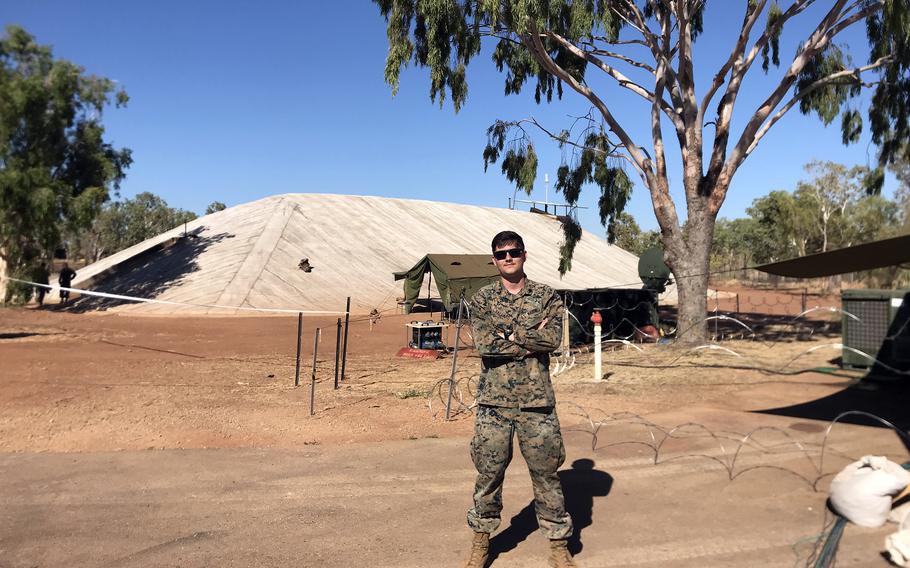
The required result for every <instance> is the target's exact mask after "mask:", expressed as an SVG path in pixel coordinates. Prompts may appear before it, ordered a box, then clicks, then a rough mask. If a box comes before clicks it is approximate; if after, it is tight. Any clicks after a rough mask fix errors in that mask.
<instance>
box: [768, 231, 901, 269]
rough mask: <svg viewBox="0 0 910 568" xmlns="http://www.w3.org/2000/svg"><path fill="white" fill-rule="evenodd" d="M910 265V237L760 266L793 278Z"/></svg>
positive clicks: (895, 238)
mask: <svg viewBox="0 0 910 568" xmlns="http://www.w3.org/2000/svg"><path fill="white" fill-rule="evenodd" d="M904 263H910V235H903V236H900V237H894V238H892V239H884V240H881V241H873V242H871V243H865V244H861V245H855V246H852V247H847V248H842V249H838V250H832V251H828V252H820V253H818V254H810V255H807V256H801V257H799V258H794V259H791V260H784V261H781V262H772V263H770V264H763V265H761V266H756V267H755V268H756V269H757V270H761V271H762V272H767V273H768V274H777V275H778V276H788V277H790V278H819V277H822V276H834V275H835V274H847V273H849V272H859V271H861V270H872V269H874V268H884V267H886V266H897V265H900V264H904Z"/></svg>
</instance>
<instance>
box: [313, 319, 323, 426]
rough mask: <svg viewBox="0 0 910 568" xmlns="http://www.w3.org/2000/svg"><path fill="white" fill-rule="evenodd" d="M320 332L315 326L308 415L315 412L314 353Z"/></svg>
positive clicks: (317, 349)
mask: <svg viewBox="0 0 910 568" xmlns="http://www.w3.org/2000/svg"><path fill="white" fill-rule="evenodd" d="M321 333H322V330H320V329H319V328H318V327H317V328H316V337H315V339H313V370H312V371H311V372H310V416H312V415H313V414H315V413H316V411H315V410H314V405H315V404H316V353H317V352H318V351H319V335H320V334H321Z"/></svg>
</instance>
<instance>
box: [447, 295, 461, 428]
mask: <svg viewBox="0 0 910 568" xmlns="http://www.w3.org/2000/svg"><path fill="white" fill-rule="evenodd" d="M463 306H464V294H462V296H461V299H459V300H458V320H457V323H456V324H455V351H453V352H452V375H451V376H450V377H449V398H448V400H447V401H446V420H449V416H450V415H451V412H452V391H454V390H455V364H456V362H457V361H458V343H459V340H460V339H461V310H462V307H463Z"/></svg>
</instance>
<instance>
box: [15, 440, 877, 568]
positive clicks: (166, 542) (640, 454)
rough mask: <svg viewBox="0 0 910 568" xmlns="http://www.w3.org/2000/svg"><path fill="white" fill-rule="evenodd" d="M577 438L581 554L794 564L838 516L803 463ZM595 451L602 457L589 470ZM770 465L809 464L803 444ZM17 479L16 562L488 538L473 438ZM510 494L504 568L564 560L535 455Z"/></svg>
mask: <svg viewBox="0 0 910 568" xmlns="http://www.w3.org/2000/svg"><path fill="white" fill-rule="evenodd" d="M854 428H856V430H857V431H858V432H862V431H866V430H868V429H864V428H861V427H854ZM878 432H881V431H880V430H879V431H878ZM622 438H623V436H622V435H620V436H618V438H616V439H622ZM886 438H887V436H886V435H885V434H879V435H877V439H886ZM566 440H567V447H568V453H569V459H568V460H567V462H566V466H565V468H566V470H565V471H564V472H563V474H562V475H563V484H564V486H565V488H566V495H567V502H568V507H569V510H570V513H571V514H572V516H573V518H574V520H575V524H576V526H577V528H578V529H579V532H578V533H577V534H576V538H575V539H574V541H573V542H572V544H571V547H572V548H573V549H574V550H575V552H576V553H577V559H578V562H579V564H580V565H581V566H589V567H590V566H645V567H650V566H655V567H656V566H669V565H672V566H692V567H695V566H699V567H701V566H792V565H794V562H795V561H796V560H797V554H802V555H803V556H805V554H806V551H807V550H808V548H811V544H812V540H813V535H815V534H816V533H818V532H819V531H820V529H821V528H822V524H823V522H824V519H825V512H824V501H825V494H824V493H816V492H813V491H812V490H811V488H810V487H809V486H808V485H807V483H806V482H805V481H803V480H801V479H800V478H799V477H798V476H797V475H794V474H793V473H788V472H786V471H783V470H778V469H768V468H763V469H758V470H753V471H748V472H745V473H743V474H742V475H739V476H737V477H736V478H735V479H734V480H732V481H731V480H730V479H729V475H728V471H727V470H726V469H725V468H724V467H723V466H722V465H720V462H718V461H717V460H716V459H714V458H717V457H718V456H720V454H718V452H717V449H716V448H714V449H712V448H710V447H708V446H705V447H703V448H694V449H693V448H689V449H688V450H685V451H677V450H678V448H677V450H673V452H676V453H672V452H671V449H670V448H667V449H666V452H665V453H664V454H663V456H662V461H663V463H660V464H657V465H655V464H654V463H653V452H652V450H651V449H650V448H648V447H646V446H643V445H641V444H623V445H619V446H612V445H610V443H611V441H610V440H607V439H605V438H602V440H601V442H600V447H598V449H597V450H596V451H592V450H591V437H590V436H589V435H587V434H584V433H581V432H568V433H567V434H566ZM842 440H846V436H844V437H842ZM863 440H865V441H863ZM868 440H869V437H868V436H865V437H863V436H862V435H860V434H857V435H856V436H855V443H856V444H860V443H862V444H865V445H866V446H867V447H868V445H869V443H868ZM889 440H890V439H889ZM674 443H677V444H678V442H674ZM845 443H847V445H848V446H849V443H850V440H846V442H845ZM853 449H857V450H859V449H861V448H860V447H859V446H857V447H856V448H853ZM686 452H688V453H689V454H691V453H693V452H696V453H697V452H701V453H703V454H704V455H706V456H709V457H693V456H692V455H687V454H686ZM516 454H518V452H516ZM712 455H713V456H714V457H713V458H712V457H711V456H712ZM674 456H675V458H674ZM720 457H721V458H722V457H723V456H720ZM670 458H674V459H670ZM676 458H678V459H676ZM579 459H582V460H584V459H590V460H593V463H592V462H583V461H582V462H579V463H578V464H576V465H577V466H580V467H576V468H574V469H573V468H572V467H571V464H572V463H573V460H579ZM769 460H770V461H768V460H766V462H767V463H773V464H774V465H775V466H777V467H785V468H792V469H793V470H794V471H798V472H799V471H802V472H804V473H805V472H806V471H807V470H806V467H805V463H806V459H805V456H804V455H801V454H800V453H799V452H790V451H785V452H782V453H779V454H775V456H774V457H773V459H771V458H769ZM741 463H742V464H743V465H745V464H748V463H758V462H748V460H745V461H743V462H741ZM585 465H587V466H589V467H590V466H592V465H593V468H589V469H586V468H585V467H584V466H585ZM810 470H811V468H810ZM0 480H2V481H0V566H2V568H20V567H21V568H25V567H56V566H68V567H72V566H78V567H86V568H89V567H98V568H101V567H124V568H126V567H138V566H143V567H145V566H152V567H157V566H168V567H183V568H189V567H209V566H244V567H245V566H276V567H277V566H282V567H284V566H332V567H334V566H338V567H342V566H343V567H351V566H408V567H418V566H419V567H423V566H458V565H460V562H461V561H462V559H463V558H464V556H465V552H466V550H467V546H468V543H469V539H470V533H469V531H468V529H467V528H466V527H465V525H464V517H465V510H466V509H467V508H468V506H469V505H470V494H471V488H472V483H473V467H472V464H471V463H470V459H469V457H468V453H467V440H465V439H422V440H413V441H398V442H385V443H376V444H364V445H348V446H332V447H320V446H313V447H311V448H308V449H305V450H302V451H286V450H256V449H239V450H238V449H233V450H230V449H219V450H182V451H181V450H167V451H154V450H150V451H142V452H115V453H58V454H53V453H38V454H35V453H9V454H0ZM504 500H505V504H506V509H505V511H504V515H503V525H502V527H500V531H499V533H498V534H497V535H496V536H495V538H494V547H495V550H496V551H497V552H498V557H497V558H496V559H495V562H494V564H493V566H496V567H499V566H502V567H508V566H513V567H517V566H521V567H530V566H541V567H542V566H546V550H547V546H546V542H545V539H544V538H543V536H542V535H541V534H540V533H539V532H536V531H535V529H536V521H535V520H534V515H533V511H532V509H531V508H530V507H529V504H530V502H531V488H530V481H529V478H528V475H527V472H526V470H525V464H524V462H523V461H522V459H521V457H520V456H519V455H516V459H515V461H514V462H513V464H512V466H511V468H510V470H509V475H508V477H507V479H506V490H505V495H504ZM892 531H893V527H886V528H883V529H877V530H859V529H857V528H856V527H849V528H848V531H847V534H846V535H845V540H844V546H843V547H842V549H841V554H840V556H839V562H838V565H839V566H885V565H887V563H886V562H885V561H884V560H883V559H882V558H881V557H880V556H879V555H878V550H879V549H880V547H881V542H882V541H883V539H884V536H885V535H886V534H889V533H890V532H892Z"/></svg>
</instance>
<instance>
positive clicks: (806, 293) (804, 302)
mask: <svg viewBox="0 0 910 568" xmlns="http://www.w3.org/2000/svg"><path fill="white" fill-rule="evenodd" d="M808 295H809V289H808V288H803V301H802V306H803V309H802V310H800V313H802V312H804V311H806V300H807V299H808V298H807V297H806V296H808Z"/></svg>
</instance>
